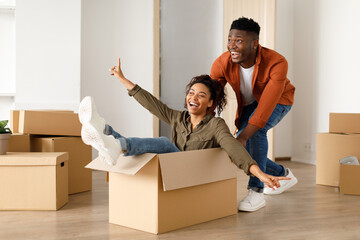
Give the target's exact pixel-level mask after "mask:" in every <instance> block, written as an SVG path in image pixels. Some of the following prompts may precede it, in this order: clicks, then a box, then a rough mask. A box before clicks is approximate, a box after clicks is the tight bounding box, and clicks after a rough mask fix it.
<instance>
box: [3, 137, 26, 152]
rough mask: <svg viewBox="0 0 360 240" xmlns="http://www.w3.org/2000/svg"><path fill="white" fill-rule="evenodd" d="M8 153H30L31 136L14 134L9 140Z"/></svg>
mask: <svg viewBox="0 0 360 240" xmlns="http://www.w3.org/2000/svg"><path fill="white" fill-rule="evenodd" d="M7 151H8V152H30V135H29V134H21V133H13V134H12V135H11V137H10V139H9V145H8V148H7Z"/></svg>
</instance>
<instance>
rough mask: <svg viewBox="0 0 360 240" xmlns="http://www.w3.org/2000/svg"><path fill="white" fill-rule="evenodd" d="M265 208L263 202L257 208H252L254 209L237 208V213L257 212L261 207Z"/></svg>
mask: <svg viewBox="0 0 360 240" xmlns="http://www.w3.org/2000/svg"><path fill="white" fill-rule="evenodd" d="M265 206H266V202H263V203H262V204H260V205H259V206H256V207H254V208H243V209H240V208H239V207H238V211H239V212H255V211H257V210H259V209H260V208H263V207H265Z"/></svg>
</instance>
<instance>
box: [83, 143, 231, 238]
mask: <svg viewBox="0 0 360 240" xmlns="http://www.w3.org/2000/svg"><path fill="white" fill-rule="evenodd" d="M87 167H88V168H92V169H96V170H102V171H108V172H110V179H109V222H110V223H113V224H118V225H122V226H125V227H129V228H134V229H138V230H142V231H146V232H150V233H154V234H158V233H164V232H169V231H172V230H175V229H179V228H183V227H187V226H191V225H194V224H198V223H202V222H206V221H210V220H214V219H217V218H221V217H226V216H229V215H234V214H236V213H237V202H236V201H237V199H236V195H237V194H236V191H237V188H236V186H237V178H236V174H237V171H238V168H237V167H236V166H235V165H234V164H233V163H232V162H231V160H230V159H229V157H228V155H227V154H226V152H224V151H223V150H221V149H205V150H196V151H186V152H178V153H167V154H150V153H146V154H142V155H139V156H131V157H124V156H120V157H119V159H118V161H117V164H116V165H115V166H109V165H107V164H106V163H104V162H103V161H101V160H100V159H99V158H97V159H95V160H94V161H92V162H91V163H90V164H88V165H87Z"/></svg>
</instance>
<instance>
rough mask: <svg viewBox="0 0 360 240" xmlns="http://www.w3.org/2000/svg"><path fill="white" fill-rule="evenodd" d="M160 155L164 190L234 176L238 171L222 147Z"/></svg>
mask: <svg viewBox="0 0 360 240" xmlns="http://www.w3.org/2000/svg"><path fill="white" fill-rule="evenodd" d="M158 156H159V161H160V169H161V175H162V181H163V188H164V191H167V190H174V189H179V188H185V187H191V186H196V185H200V184H205V183H211V182H217V181H221V180H226V179H230V178H234V177H236V174H237V171H238V168H237V167H236V166H235V164H233V163H232V162H231V160H230V158H229V156H228V154H227V153H226V152H225V151H223V150H222V149H220V148H213V149H204V150H195V151H185V152H181V153H167V154H159V155H158Z"/></svg>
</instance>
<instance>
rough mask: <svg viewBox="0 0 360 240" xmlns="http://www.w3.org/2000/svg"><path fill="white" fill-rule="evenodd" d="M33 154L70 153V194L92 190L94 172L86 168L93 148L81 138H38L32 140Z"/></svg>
mask: <svg viewBox="0 0 360 240" xmlns="http://www.w3.org/2000/svg"><path fill="white" fill-rule="evenodd" d="M31 151H32V152H68V153H69V160H68V164H69V174H68V176H69V181H68V182H69V194H74V193H79V192H84V191H89V190H91V188H92V171H91V169H86V168H85V166H86V165H87V164H88V163H89V162H91V160H92V152H91V151H92V150H91V146H88V145H86V144H84V143H83V141H82V140H81V137H37V136H32V138H31Z"/></svg>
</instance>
